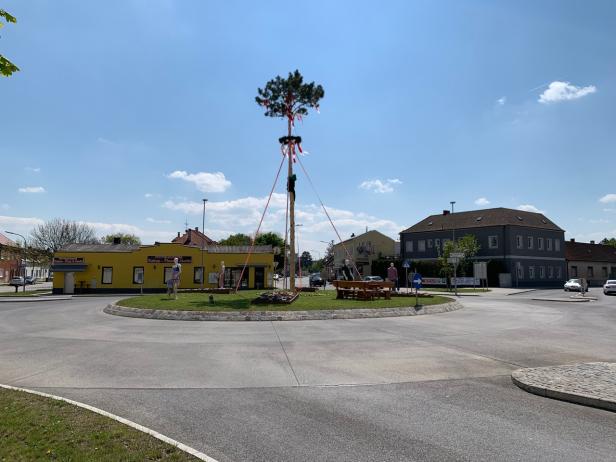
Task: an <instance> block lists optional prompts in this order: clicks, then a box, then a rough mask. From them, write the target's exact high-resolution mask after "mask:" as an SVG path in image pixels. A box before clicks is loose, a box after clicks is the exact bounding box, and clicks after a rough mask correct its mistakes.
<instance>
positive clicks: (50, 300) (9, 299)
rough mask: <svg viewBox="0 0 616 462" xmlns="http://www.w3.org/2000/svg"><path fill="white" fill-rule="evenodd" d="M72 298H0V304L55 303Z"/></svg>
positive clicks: (57, 296)
mask: <svg viewBox="0 0 616 462" xmlns="http://www.w3.org/2000/svg"><path fill="white" fill-rule="evenodd" d="M72 298H73V297H72V296H71V295H52V296H49V297H47V296H41V297H35V296H32V297H27V296H22V297H0V303H3V302H55V301H59V300H71V299H72Z"/></svg>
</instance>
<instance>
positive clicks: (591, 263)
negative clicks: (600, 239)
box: [565, 239, 616, 287]
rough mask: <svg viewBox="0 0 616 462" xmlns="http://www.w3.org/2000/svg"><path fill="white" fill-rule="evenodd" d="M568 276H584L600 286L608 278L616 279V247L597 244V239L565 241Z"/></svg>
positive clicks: (593, 284)
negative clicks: (588, 241) (587, 241)
mask: <svg viewBox="0 0 616 462" xmlns="http://www.w3.org/2000/svg"><path fill="white" fill-rule="evenodd" d="M565 258H566V259H567V277H568V278H584V279H586V280H587V281H588V284H589V285H590V286H591V287H592V286H595V287H596V286H600V285H603V284H604V283H605V281H606V280H607V279H616V248H614V247H611V246H609V245H603V244H595V241H590V243H586V242H575V239H570V240H569V241H567V242H565Z"/></svg>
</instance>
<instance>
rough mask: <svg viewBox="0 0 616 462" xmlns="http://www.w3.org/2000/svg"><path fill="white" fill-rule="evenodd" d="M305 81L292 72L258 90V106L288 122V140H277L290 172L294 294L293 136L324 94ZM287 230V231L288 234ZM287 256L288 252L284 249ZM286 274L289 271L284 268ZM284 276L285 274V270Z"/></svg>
mask: <svg viewBox="0 0 616 462" xmlns="http://www.w3.org/2000/svg"><path fill="white" fill-rule="evenodd" d="M303 82H304V78H303V77H302V75H301V74H300V72H299V71H298V70H296V71H295V72H292V73H291V72H290V73H289V77H288V78H286V79H283V78H282V77H280V76H277V77H276V78H274V79H272V80H270V81H269V82H267V83H266V84H265V87H264V88H258V89H257V92H258V96H257V97H256V98H255V101H256V102H257V104H259V105H260V106H262V107H263V108H265V115H266V116H267V117H281V118H286V119H287V136H283V137H281V138H279V139H278V141H279V142H280V145H281V150H282V155H283V156H287V158H288V163H289V165H288V169H287V170H288V172H287V195H288V199H289V228H288V231H289V249H290V254H289V276H290V280H289V290H295V181H296V178H297V177H296V176H295V174H294V173H293V163H294V162H295V161H296V158H295V155H296V154H295V147H296V146H297V148H298V150H299V152H300V153H301V152H302V146H301V141H302V139H301V138H300V137H299V136H293V128H294V126H295V119H298V120H302V118H303V117H305V116H307V115H308V108H309V107H310V108H314V109H316V110H317V112H318V110H319V100H320V99H321V98H323V96H324V94H325V92H324V91H323V87H322V86H321V85H316V84H315V83H314V82H311V83H306V84H305V83H303ZM286 232H287V230H286V229H285V234H286ZM284 251H285V252H286V251H287V249H284ZM285 270H286V268H285ZM283 272H284V270H283Z"/></svg>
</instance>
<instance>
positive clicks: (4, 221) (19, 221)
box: [0, 215, 44, 235]
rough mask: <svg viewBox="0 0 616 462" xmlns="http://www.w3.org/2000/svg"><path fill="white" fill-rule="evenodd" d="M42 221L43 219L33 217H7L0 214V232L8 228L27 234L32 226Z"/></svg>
mask: <svg viewBox="0 0 616 462" xmlns="http://www.w3.org/2000/svg"><path fill="white" fill-rule="evenodd" d="M43 223H44V222H43V220H41V219H40V218H35V217H9V216H3V215H0V232H2V231H4V230H8V231H13V232H15V233H21V234H24V235H27V234H28V233H30V231H32V228H34V227H35V226H37V225H42V224H43Z"/></svg>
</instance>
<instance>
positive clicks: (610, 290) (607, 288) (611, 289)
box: [603, 279, 616, 295]
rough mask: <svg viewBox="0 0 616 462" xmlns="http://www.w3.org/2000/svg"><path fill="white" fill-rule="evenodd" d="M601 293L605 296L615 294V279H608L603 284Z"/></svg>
mask: <svg viewBox="0 0 616 462" xmlns="http://www.w3.org/2000/svg"><path fill="white" fill-rule="evenodd" d="M603 293H604V294H605V295H608V294H616V279H608V280H607V281H605V284H603Z"/></svg>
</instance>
